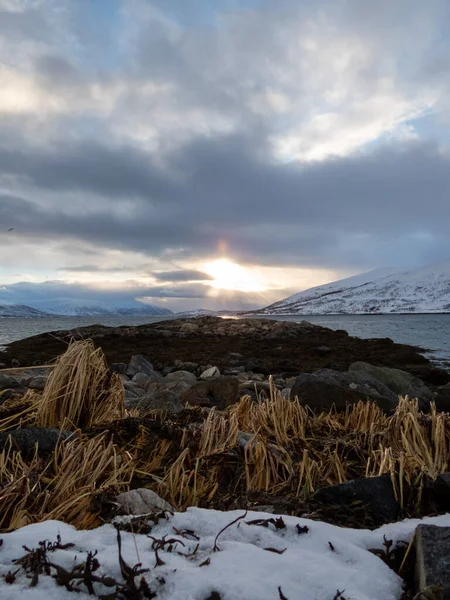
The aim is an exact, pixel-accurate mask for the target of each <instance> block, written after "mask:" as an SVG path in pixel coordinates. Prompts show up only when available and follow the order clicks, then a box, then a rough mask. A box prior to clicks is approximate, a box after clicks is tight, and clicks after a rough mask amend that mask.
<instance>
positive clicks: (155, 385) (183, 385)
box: [145, 380, 192, 396]
mask: <svg viewBox="0 0 450 600" xmlns="http://www.w3.org/2000/svg"><path fill="white" fill-rule="evenodd" d="M191 387H192V385H191V384H190V383H188V382H187V381H176V380H175V381H164V382H162V383H161V382H159V381H149V383H148V385H147V386H146V388H145V390H146V391H147V392H148V393H151V392H157V391H161V390H166V391H168V392H173V393H174V394H178V395H179V396H181V394H184V392H186V391H187V390H188V389H190V388H191Z"/></svg>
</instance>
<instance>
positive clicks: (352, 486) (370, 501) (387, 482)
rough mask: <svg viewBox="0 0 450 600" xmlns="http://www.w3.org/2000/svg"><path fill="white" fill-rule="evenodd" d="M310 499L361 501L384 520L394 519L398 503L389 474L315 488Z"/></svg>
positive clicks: (342, 501) (350, 502)
mask: <svg viewBox="0 0 450 600" xmlns="http://www.w3.org/2000/svg"><path fill="white" fill-rule="evenodd" d="M312 499H313V500H315V501H318V502H321V503H324V504H337V505H342V504H345V505H350V504H352V502H356V501H361V502H363V503H364V504H365V505H367V506H368V507H369V508H370V510H371V512H372V513H373V514H374V515H377V516H379V517H381V518H382V519H383V520H385V521H390V522H392V521H395V519H396V518H397V513H398V510H399V505H398V503H397V500H396V499H395V495H394V490H393V487H392V481H391V478H390V476H389V475H382V476H381V477H368V478H366V479H354V480H352V481H347V482H346V483H340V484H337V485H331V486H329V487H326V488H322V489H320V490H317V492H315V494H313V496H312Z"/></svg>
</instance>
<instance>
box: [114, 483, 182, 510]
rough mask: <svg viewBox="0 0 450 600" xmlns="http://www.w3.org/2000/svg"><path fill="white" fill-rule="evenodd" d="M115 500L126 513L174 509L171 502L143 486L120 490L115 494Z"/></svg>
mask: <svg viewBox="0 0 450 600" xmlns="http://www.w3.org/2000/svg"><path fill="white" fill-rule="evenodd" d="M116 502H117V503H118V504H119V505H120V507H121V509H122V510H123V511H124V512H125V513H126V514H127V515H146V514H149V513H155V512H161V511H163V510H167V511H169V512H173V511H174V510H173V507H172V505H171V504H169V503H168V502H166V501H165V500H163V499H162V498H161V497H160V496H158V494H156V493H155V492H153V491H152V490H147V489H145V488H140V489H137V490H130V491H129V492H122V494H119V495H118V496H117V498H116Z"/></svg>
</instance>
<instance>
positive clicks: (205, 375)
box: [200, 367, 220, 379]
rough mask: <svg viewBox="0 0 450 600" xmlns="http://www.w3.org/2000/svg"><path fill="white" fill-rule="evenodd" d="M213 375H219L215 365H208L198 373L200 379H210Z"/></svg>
mask: <svg viewBox="0 0 450 600" xmlns="http://www.w3.org/2000/svg"><path fill="white" fill-rule="evenodd" d="M213 377H220V371H219V369H218V368H217V367H210V368H209V369H206V371H203V373H202V374H201V375H200V379H210V378H213Z"/></svg>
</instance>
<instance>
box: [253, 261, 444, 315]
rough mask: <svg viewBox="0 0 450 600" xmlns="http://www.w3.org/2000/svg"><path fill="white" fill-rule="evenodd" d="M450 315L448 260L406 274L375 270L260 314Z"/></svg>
mask: <svg viewBox="0 0 450 600" xmlns="http://www.w3.org/2000/svg"><path fill="white" fill-rule="evenodd" d="M439 312H450V261H449V262H441V263H437V264H433V265H429V266H426V267H422V268H419V269H413V270H410V271H405V272H394V273H392V270H391V273H387V272H386V270H384V269H381V270H380V269H378V270H376V271H371V272H369V273H363V274H362V275H357V276H355V277H349V278H348V279H342V280H340V281H336V282H333V283H328V284H325V285H322V286H318V287H316V288H311V289H309V290H305V291H304V292H300V293H299V294H294V295H293V296H290V297H289V298H286V299H285V300H281V301H280V302H277V303H275V304H272V305H271V306H268V307H266V308H264V309H262V310H260V311H258V313H259V314H273V315H279V314H284V315H288V314H310V315H322V314H368V313H369V314H370V313H439Z"/></svg>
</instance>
